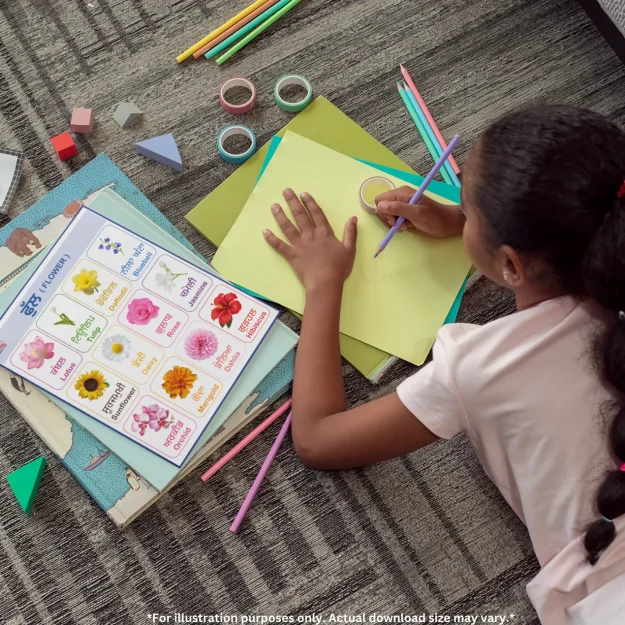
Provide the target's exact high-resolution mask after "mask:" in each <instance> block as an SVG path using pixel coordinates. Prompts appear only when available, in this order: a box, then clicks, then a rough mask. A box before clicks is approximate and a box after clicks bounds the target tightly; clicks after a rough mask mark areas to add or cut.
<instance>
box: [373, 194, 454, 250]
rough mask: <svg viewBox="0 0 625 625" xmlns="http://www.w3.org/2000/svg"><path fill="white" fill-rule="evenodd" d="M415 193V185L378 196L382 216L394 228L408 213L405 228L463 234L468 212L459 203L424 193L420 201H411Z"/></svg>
mask: <svg viewBox="0 0 625 625" xmlns="http://www.w3.org/2000/svg"><path fill="white" fill-rule="evenodd" d="M414 194H415V189H411V188H410V187H407V186H404V187H399V189H393V190H392V191H388V192H387V193H383V194H382V195H379V196H378V197H376V198H375V203H376V207H377V215H378V217H379V218H380V220H381V221H382V222H383V223H384V224H385V225H386V226H387V227H389V228H391V227H392V226H393V225H394V224H395V220H396V219H397V217H404V218H405V220H406V221H404V223H403V224H402V226H401V230H407V229H409V228H414V229H415V230H418V231H419V232H422V233H423V234H427V235H429V236H431V237H436V238H439V239H442V238H444V237H449V236H453V235H456V234H462V228H463V227H464V216H463V215H462V213H461V212H460V210H459V209H458V207H457V206H449V205H447V204H439V203H438V202H436V201H434V200H432V199H431V198H429V197H427V196H425V195H423V196H421V199H420V200H419V202H418V203H417V204H409V202H410V200H411V199H412V196H413V195H414Z"/></svg>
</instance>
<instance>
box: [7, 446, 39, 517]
mask: <svg viewBox="0 0 625 625" xmlns="http://www.w3.org/2000/svg"><path fill="white" fill-rule="evenodd" d="M45 468H46V459H45V458H44V457H43V456H41V457H40V458H37V459H36V460H33V461H32V462H29V463H28V464H25V465H24V466H23V467H20V468H19V469H16V470H15V471H13V473H9V475H7V480H8V482H9V486H10V487H11V490H12V491H13V494H14V495H15V498H16V499H17V501H18V502H19V504H20V506H22V510H23V511H24V512H25V513H26V514H30V512H31V510H32V509H33V504H34V503H35V497H36V496H37V491H38V490H39V484H40V483H41V478H42V477H43V471H44V469H45Z"/></svg>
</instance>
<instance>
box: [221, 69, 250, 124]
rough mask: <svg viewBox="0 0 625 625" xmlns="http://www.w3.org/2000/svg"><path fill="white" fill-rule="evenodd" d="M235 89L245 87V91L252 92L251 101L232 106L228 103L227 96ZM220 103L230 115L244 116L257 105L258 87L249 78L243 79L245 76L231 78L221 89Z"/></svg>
mask: <svg viewBox="0 0 625 625" xmlns="http://www.w3.org/2000/svg"><path fill="white" fill-rule="evenodd" d="M234 87H244V88H245V89H248V90H249V91H250V92H251V95H250V99H249V100H248V101H247V102H244V103H243V104H231V103H230V102H228V100H227V98H226V94H227V93H228V91H229V90H230V89H233V88H234ZM219 103H220V104H221V106H222V108H223V109H224V110H225V111H228V113H233V114H234V115H243V113H247V112H249V111H251V110H252V109H253V108H254V105H255V104H256V87H255V86H254V84H253V83H252V82H251V81H249V80H248V79H247V78H243V76H234V77H233V78H229V79H228V80H226V82H224V83H223V84H222V85H221V87H220V88H219Z"/></svg>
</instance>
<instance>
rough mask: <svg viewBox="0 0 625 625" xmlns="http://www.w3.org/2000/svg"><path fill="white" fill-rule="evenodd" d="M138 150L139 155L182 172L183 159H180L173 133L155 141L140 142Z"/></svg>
mask: <svg viewBox="0 0 625 625" xmlns="http://www.w3.org/2000/svg"><path fill="white" fill-rule="evenodd" d="M136 148H137V153H138V154H141V156H147V157H148V158H151V159H153V160H155V161H158V162H159V163H162V164H163V165H167V167H171V168H172V169H175V170H176V171H182V158H181V157H180V152H178V146H177V145H176V140H175V139H174V135H172V134H171V132H170V133H168V134H166V135H161V136H160V137H154V138H153V139H146V140H145V141H139V143H137V144H136Z"/></svg>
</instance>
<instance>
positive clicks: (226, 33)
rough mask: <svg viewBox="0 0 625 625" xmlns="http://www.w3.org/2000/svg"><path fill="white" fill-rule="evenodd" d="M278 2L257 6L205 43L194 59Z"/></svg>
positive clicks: (269, 1)
mask: <svg viewBox="0 0 625 625" xmlns="http://www.w3.org/2000/svg"><path fill="white" fill-rule="evenodd" d="M276 2H279V0H265V4H263V5H262V6H259V7H258V8H257V9H256V10H254V11H252V12H251V13H250V14H249V15H248V16H246V17H244V18H243V19H242V20H240V21H238V22H237V23H236V24H235V25H234V26H230V28H228V30H226V31H224V32H223V33H221V35H219V37H215V39H213V40H212V41H210V42H209V43H207V44H206V45H205V46H203V47H201V48H200V49H199V50H197V51H196V52H194V53H193V58H194V59H199V58H200V57H201V56H202V55H203V54H204V53H205V52H208V51H209V50H212V49H213V48H214V47H215V46H216V45H217V44H220V43H221V42H222V41H224V39H228V37H230V35H232V34H233V33H236V32H237V30H240V29H241V28H243V26H245V25H246V24H249V23H250V22H251V21H252V20H253V19H254V18H255V17H258V16H259V15H261V14H262V13H264V12H265V11H266V10H267V9H269V8H270V7H272V6H273V5H274V4H275V3H276Z"/></svg>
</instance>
